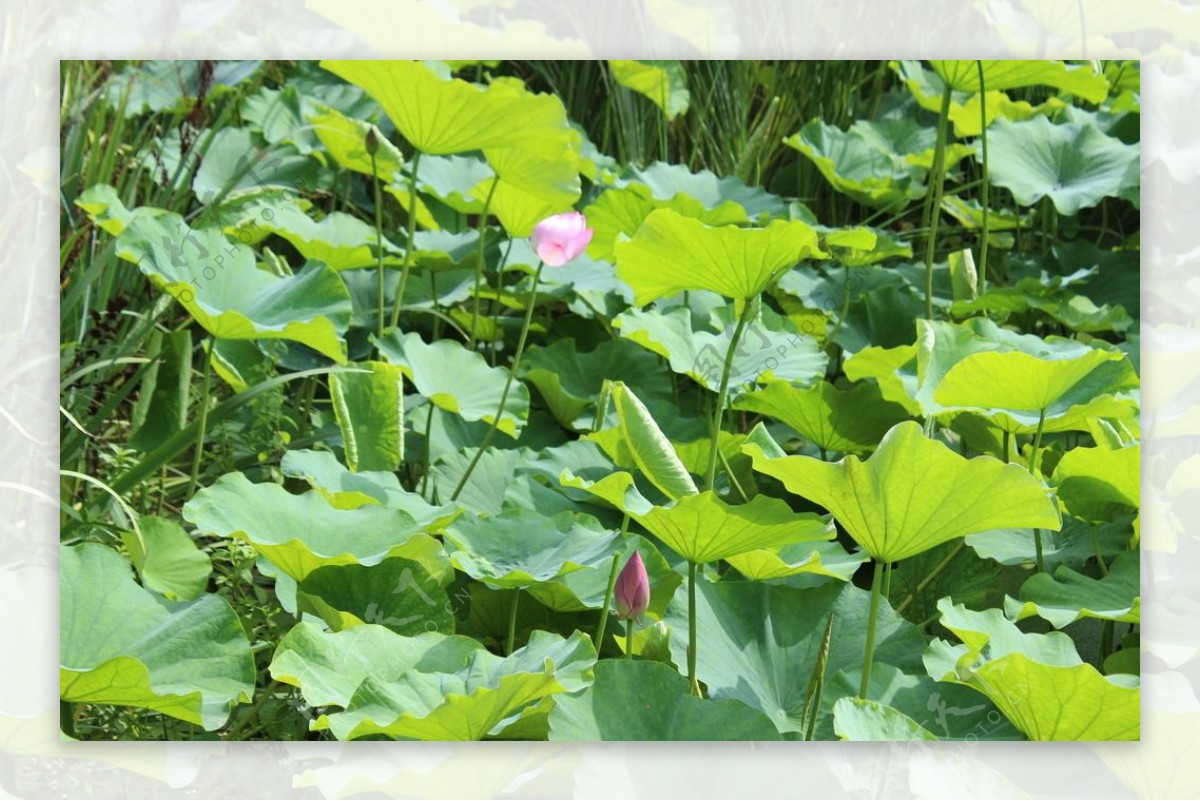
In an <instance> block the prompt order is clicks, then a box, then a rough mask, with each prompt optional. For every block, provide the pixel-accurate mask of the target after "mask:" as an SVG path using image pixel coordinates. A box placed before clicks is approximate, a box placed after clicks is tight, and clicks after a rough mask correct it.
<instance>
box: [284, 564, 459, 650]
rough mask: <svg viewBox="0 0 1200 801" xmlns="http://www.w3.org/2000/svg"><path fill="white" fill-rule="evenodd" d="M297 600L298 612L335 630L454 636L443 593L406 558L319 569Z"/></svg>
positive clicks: (299, 589) (301, 584) (299, 587)
mask: <svg viewBox="0 0 1200 801" xmlns="http://www.w3.org/2000/svg"><path fill="white" fill-rule="evenodd" d="M296 601H297V605H298V608H299V611H301V612H307V613H310V614H314V615H317V616H318V617H320V618H321V619H322V620H324V621H325V623H326V624H328V625H329V627H330V628H331V629H333V630H334V631H341V630H343V629H348V628H353V627H354V626H361V625H362V624H364V623H376V624H378V625H381V626H385V627H387V628H389V629H391V630H392V631H394V632H396V633H397V634H406V635H415V634H423V633H425V632H427V631H440V632H452V631H454V615H453V614H452V612H451V610H452V609H453V607H452V606H451V604H450V599H449V597H448V596H447V595H446V591H445V589H443V588H442V586H441V584H440V583H439V582H438V580H437V579H436V578H434V577H433V576H430V575H429V574H428V573H427V572H425V568H423V567H422V566H421V565H420V564H418V563H417V562H411V561H409V560H407V559H384V560H383V561H382V562H380V563H379V564H377V565H372V566H370V567H366V566H364V565H358V564H351V565H331V566H327V567H319V568H317V569H316V570H314V571H313V572H311V573H309V574H308V575H307V576H306V577H305V578H304V580H303V581H301V582H299V583H298V584H297V586H296Z"/></svg>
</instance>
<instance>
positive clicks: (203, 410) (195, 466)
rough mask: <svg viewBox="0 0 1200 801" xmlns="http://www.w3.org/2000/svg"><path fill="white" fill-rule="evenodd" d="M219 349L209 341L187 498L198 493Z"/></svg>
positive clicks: (201, 385)
mask: <svg viewBox="0 0 1200 801" xmlns="http://www.w3.org/2000/svg"><path fill="white" fill-rule="evenodd" d="M216 349H217V340H216V339H212V340H209V343H208V353H207V354H205V357H204V377H203V378H202V379H201V383H200V420H199V423H200V425H199V428H198V429H197V430H196V451H195V453H193V454H192V477H191V480H190V481H188V490H187V497H189V498H190V497H192V493H193V492H195V491H196V482H197V481H198V480H199V478H200V461H201V459H202V457H203V456H204V437H205V434H207V433H208V406H209V379H210V378H211V377H212V363H213V351H215V350H216Z"/></svg>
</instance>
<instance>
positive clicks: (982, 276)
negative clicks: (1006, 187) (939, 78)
mask: <svg viewBox="0 0 1200 801" xmlns="http://www.w3.org/2000/svg"><path fill="white" fill-rule="evenodd" d="M975 68H976V70H977V71H978V72H979V141H980V142H981V143H982V145H983V188H982V198H981V202H982V203H983V221H982V224H981V226H980V237H981V241H980V243H979V273H978V275H977V276H976V281H977V282H978V291H977V292H976V294H978V295H982V294H983V293H984V291H985V290H986V289H987V259H988V148H987V91H986V88H987V87H986V85H985V84H984V82H983V62H982V61H976V62H975Z"/></svg>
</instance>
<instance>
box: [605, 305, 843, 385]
mask: <svg viewBox="0 0 1200 801" xmlns="http://www.w3.org/2000/svg"><path fill="white" fill-rule="evenodd" d="M613 326H614V327H615V328H618V329H619V330H620V332H621V336H622V337H624V338H626V339H629V340H632V341H633V342H636V343H637V344H639V345H641V346H642V347H643V348H646V349H647V350H649V351H651V352H653V353H657V354H658V355H660V356H662V357H664V358H665V359H667V361H668V363H669V364H670V365H671V370H673V371H674V372H676V373H680V374H681V375H686V376H688V377H689V378H691V379H692V380H694V381H696V382H697V383H699V384H700V385H701V386H703V387H706V388H707V389H710V390H712V391H713V392H716V391H717V390H718V389H720V386H721V373H722V371H723V370H724V367H725V356H726V354H727V353H728V352H729V343H730V340H731V339H732V337H733V328H732V327H728V328H725V330H723V331H722V332H721V333H719V334H718V333H714V332H712V331H705V330H697V329H694V328H693V321H692V314H691V312H690V311H689V310H688V309H687V308H684V307H679V308H675V309H672V310H670V311H669V312H665V313H664V312H658V311H654V310H652V309H651V310H646V311H642V310H639V309H630V310H629V311H626V312H624V313H623V314H622V315H621V316H620V317H618V318H617V319H616V320H614V321H613ZM827 365H828V356H827V355H826V354H825V352H824V351H823V350H821V349H820V348H819V347H817V341H816V340H815V339H813V338H812V337H811V336H808V335H807V334H800V333H797V332H796V331H795V329H793V328H792V326H791V323H790V322H789V321H788V320H787V319H786V318H783V317H780V316H779V315H777V314H775V313H774V312H770V311H769V310H764V311H763V313H762V315H761V316H760V317H758V318H756V319H755V320H753V321H752V322H750V323H749V324H747V326H746V330H745V331H744V332H743V334H742V338H741V340H740V341H739V342H738V347H737V349H736V350H735V351H734V353H733V368H732V369H731V370H730V373H729V387H728V391H729V392H730V393H731V394H733V395H738V394H740V393H741V392H743V391H745V389H746V388H747V387H749V386H753V384H754V383H755V382H757V381H763V380H769V379H771V378H777V379H781V380H785V381H788V382H790V383H792V384H797V385H809V384H813V383H815V382H817V381H819V380H821V379H822V378H823V377H824V376H825V370H826V367H827Z"/></svg>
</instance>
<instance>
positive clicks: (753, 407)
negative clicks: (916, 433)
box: [733, 380, 908, 453]
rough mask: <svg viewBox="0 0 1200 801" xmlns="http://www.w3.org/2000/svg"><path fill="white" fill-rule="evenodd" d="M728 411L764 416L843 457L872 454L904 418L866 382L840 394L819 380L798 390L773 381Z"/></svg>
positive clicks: (877, 390) (906, 415) (901, 410)
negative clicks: (865, 453) (812, 385)
mask: <svg viewBox="0 0 1200 801" xmlns="http://www.w3.org/2000/svg"><path fill="white" fill-rule="evenodd" d="M733 408H735V409H744V410H746V411H749V412H757V413H758V414H765V415H766V416H768V417H771V418H774V419H776V420H778V421H780V422H781V423H785V424H786V425H789V426H791V427H792V428H794V429H795V430H796V432H797V433H799V434H800V435H801V436H803V437H804V438H806V439H808V440H809V441H810V442H812V443H814V444H815V445H817V446H818V447H820V448H823V449H824V450H827V451H841V452H846V453H862V452H863V451H867V450H871V449H873V448H874V447H875V446H876V445H877V444H878V443H879V440H880V439H882V438H883V435H884V434H885V433H887V431H888V429H889V428H891V427H892V426H893V425H895V424H896V423H898V422H900V421H901V420H906V419H908V414H907V413H905V411H904V409H903V408H902V407H900V406H897V405H896V404H894V403H888V402H887V401H885V400H883V398H882V397H881V396H880V393H879V388H878V387H876V386H874V385H871V384H869V383H862V384H856V385H855V386H853V387H851V388H850V389H848V390H841V389H838V388H837V387H835V386H834V385H833V384H830V383H829V382H827V381H821V382H820V383H818V384H817V385H816V386H814V387H812V388H810V389H801V388H798V387H795V386H793V385H792V384H791V383H789V382H787V381H780V380H775V381H770V382H768V383H767V385H766V386H765V387H763V388H761V389H758V390H755V391H754V392H751V393H748V394H746V395H743V396H742V397H741V398H738V399H737V400H736V401H735V402H734V403H733Z"/></svg>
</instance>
